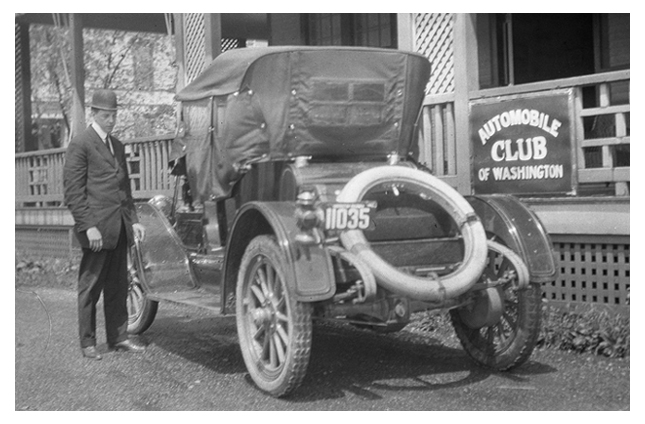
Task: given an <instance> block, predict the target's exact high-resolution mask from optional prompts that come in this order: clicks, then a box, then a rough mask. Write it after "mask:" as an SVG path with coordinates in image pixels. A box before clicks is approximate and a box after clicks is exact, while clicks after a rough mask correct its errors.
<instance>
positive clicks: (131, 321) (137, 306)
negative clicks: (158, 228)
mask: <svg viewBox="0 0 645 424" xmlns="http://www.w3.org/2000/svg"><path fill="white" fill-rule="evenodd" d="M143 272H144V271H143V265H142V263H141V255H140V254H139V252H137V250H136V247H133V248H132V249H131V250H130V252H129V253H128V279H129V280H130V286H129V288H128V301H127V305H128V333H130V334H142V333H143V332H144V331H146V330H147V329H148V328H150V326H151V325H152V323H153V321H154V320H155V317H156V316H157V309H158V307H159V302H157V301H153V300H150V299H148V296H146V292H145V289H144V284H143V283H142V279H143V278H145V275H143Z"/></svg>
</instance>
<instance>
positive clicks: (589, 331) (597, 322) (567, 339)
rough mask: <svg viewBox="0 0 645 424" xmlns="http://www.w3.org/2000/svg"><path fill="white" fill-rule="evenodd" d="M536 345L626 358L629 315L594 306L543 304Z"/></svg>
mask: <svg viewBox="0 0 645 424" xmlns="http://www.w3.org/2000/svg"><path fill="white" fill-rule="evenodd" d="M538 346H539V347H551V348H556V349H561V350H567V351H572V352H579V353H584V352H588V353H593V354H595V355H602V356H606V357H610V358H624V357H628V356H629V349H630V343H629V316H622V315H619V314H612V313H609V312H608V311H607V310H602V311H597V310H593V309H591V310H590V311H588V312H585V313H578V312H567V311H562V310H558V309H555V308H551V307H549V306H548V305H546V304H545V305H544V306H543V309H542V328H541V331H540V337H539V339H538Z"/></svg>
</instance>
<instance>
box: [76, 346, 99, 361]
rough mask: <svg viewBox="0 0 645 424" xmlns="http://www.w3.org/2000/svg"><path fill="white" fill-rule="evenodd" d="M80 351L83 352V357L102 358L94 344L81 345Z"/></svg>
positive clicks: (97, 359)
mask: <svg viewBox="0 0 645 424" xmlns="http://www.w3.org/2000/svg"><path fill="white" fill-rule="evenodd" d="M81 352H83V356H84V357H85V358H89V359H94V360H95V361H100V360H101V359H102V358H103V357H102V356H101V354H100V353H99V351H98V350H96V346H88V347H83V348H81Z"/></svg>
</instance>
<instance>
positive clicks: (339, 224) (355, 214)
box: [324, 202, 376, 231]
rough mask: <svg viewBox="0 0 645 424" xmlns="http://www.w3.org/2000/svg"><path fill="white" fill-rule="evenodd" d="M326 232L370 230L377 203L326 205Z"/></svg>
mask: <svg viewBox="0 0 645 424" xmlns="http://www.w3.org/2000/svg"><path fill="white" fill-rule="evenodd" d="M324 210H325V230H327V231H344V230H370V229H372V228H373V227H374V226H373V225H372V214H373V211H374V210H376V202H360V203H329V204H327V205H325V207H324Z"/></svg>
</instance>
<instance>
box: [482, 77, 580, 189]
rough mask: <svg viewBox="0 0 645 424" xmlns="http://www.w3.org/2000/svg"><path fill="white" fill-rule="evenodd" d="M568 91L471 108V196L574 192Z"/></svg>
mask: <svg viewBox="0 0 645 424" xmlns="http://www.w3.org/2000/svg"><path fill="white" fill-rule="evenodd" d="M571 110H572V92H571V90H559V91H555V92H549V93H548V94H540V95H534V96H522V97H517V96H515V97H509V98H496V99H494V101H493V100H491V99H487V100H485V101H481V102H476V103H473V104H472V105H471V115H470V116H471V118H470V119H471V127H470V128H471V142H472V147H473V161H472V164H473V182H474V184H473V187H474V191H475V193H476V194H492V193H512V194H540V193H545V194H546V193H553V194H555V193H568V192H572V191H573V190H574V181H573V179H572V175H573V173H572V154H571V146H572V143H571V118H570V115H571V112H570V111H571Z"/></svg>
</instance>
